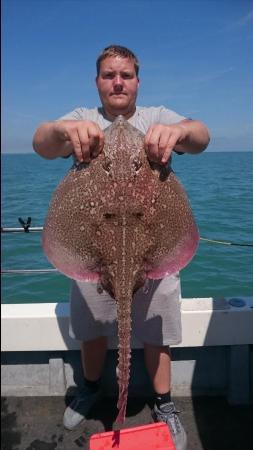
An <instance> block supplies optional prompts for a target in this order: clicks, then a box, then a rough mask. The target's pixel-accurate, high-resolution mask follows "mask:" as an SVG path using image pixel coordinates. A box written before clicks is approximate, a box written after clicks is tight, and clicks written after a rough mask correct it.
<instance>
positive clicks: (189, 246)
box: [147, 229, 199, 280]
mask: <svg viewBox="0 0 253 450" xmlns="http://www.w3.org/2000/svg"><path fill="white" fill-rule="evenodd" d="M198 242H199V234H198V231H197V229H196V230H194V231H193V232H192V233H191V234H190V236H187V235H186V236H185V238H184V240H183V241H181V242H179V243H178V244H177V246H176V248H175V249H174V250H173V253H172V254H168V255H167V256H166V257H165V258H164V259H163V260H162V261H161V262H160V264H159V266H158V267H157V268H155V269H152V270H150V271H148V272H147V277H148V278H151V279H154V280H160V279H161V278H164V277H165V276H169V275H173V274H174V273H176V272H178V271H179V270H181V269H183V268H184V267H185V266H186V265H187V264H188V263H189V262H190V260H191V259H192V258H193V256H194V254H195V253H196V250H197V247H198Z"/></svg>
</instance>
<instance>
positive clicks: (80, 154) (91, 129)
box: [54, 120, 104, 163]
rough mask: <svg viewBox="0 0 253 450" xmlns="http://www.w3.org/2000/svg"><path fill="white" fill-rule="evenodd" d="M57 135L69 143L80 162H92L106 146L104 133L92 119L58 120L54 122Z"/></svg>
mask: <svg viewBox="0 0 253 450" xmlns="http://www.w3.org/2000/svg"><path fill="white" fill-rule="evenodd" d="M54 133H55V137H56V138H58V139H59V140H61V141H63V142H66V143H69V144H70V148H71V147H72V151H73V153H74V155H75V157H76V159H77V161H79V162H86V163H88V162H90V160H91V159H92V158H96V157H97V156H98V155H99V153H100V152H101V151H102V149H103V146H104V133H103V131H102V130H101V128H100V127H99V126H98V125H97V124H96V123H95V122H92V121H90V120H58V121H57V122H55V123H54Z"/></svg>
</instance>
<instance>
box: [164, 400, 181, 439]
mask: <svg viewBox="0 0 253 450" xmlns="http://www.w3.org/2000/svg"><path fill="white" fill-rule="evenodd" d="M164 406H165V405H164ZM166 406H167V405H166ZM167 408H168V409H167V410H166V409H164V410H161V409H159V410H158V411H159V419H160V420H162V421H163V422H165V423H167V425H170V426H171V428H172V433H173V434H177V433H179V432H180V431H181V423H180V420H179V418H178V414H179V412H180V411H177V410H176V409H175V408H174V406H169V405H168V407H167Z"/></svg>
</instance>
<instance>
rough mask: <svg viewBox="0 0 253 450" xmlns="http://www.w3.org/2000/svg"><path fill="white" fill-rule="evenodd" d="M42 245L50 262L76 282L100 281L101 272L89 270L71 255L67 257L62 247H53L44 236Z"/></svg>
mask: <svg viewBox="0 0 253 450" xmlns="http://www.w3.org/2000/svg"><path fill="white" fill-rule="evenodd" d="M42 243H43V249H44V252H45V254H46V255H47V258H48V260H49V261H50V262H51V263H52V264H53V266H55V267H56V268H57V269H58V270H59V271H60V272H62V273H63V274H64V275H66V276H67V277H69V278H72V279H74V280H76V281H92V282H97V281H98V280H99V278H100V275H99V272H95V271H91V270H89V269H88V268H87V266H86V265H85V263H84V262H83V261H78V260H77V259H76V258H74V257H73V256H72V255H71V254H67V255H66V253H65V251H64V250H61V247H60V245H58V246H57V245H56V246H54V245H52V244H51V242H50V239H47V238H45V237H44V236H43V240H42ZM65 261H66V262H65Z"/></svg>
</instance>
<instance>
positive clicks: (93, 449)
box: [90, 422, 176, 450]
mask: <svg viewBox="0 0 253 450" xmlns="http://www.w3.org/2000/svg"><path fill="white" fill-rule="evenodd" d="M90 450H176V447H175V445H174V443H173V440H172V437H171V435H170V432H169V428H168V425H166V423H162V422H158V423H152V424H150V425H142V426H140V427H135V428H125V429H124V430H118V431H108V432H106V433H98V434H93V436H91V438H90Z"/></svg>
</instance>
